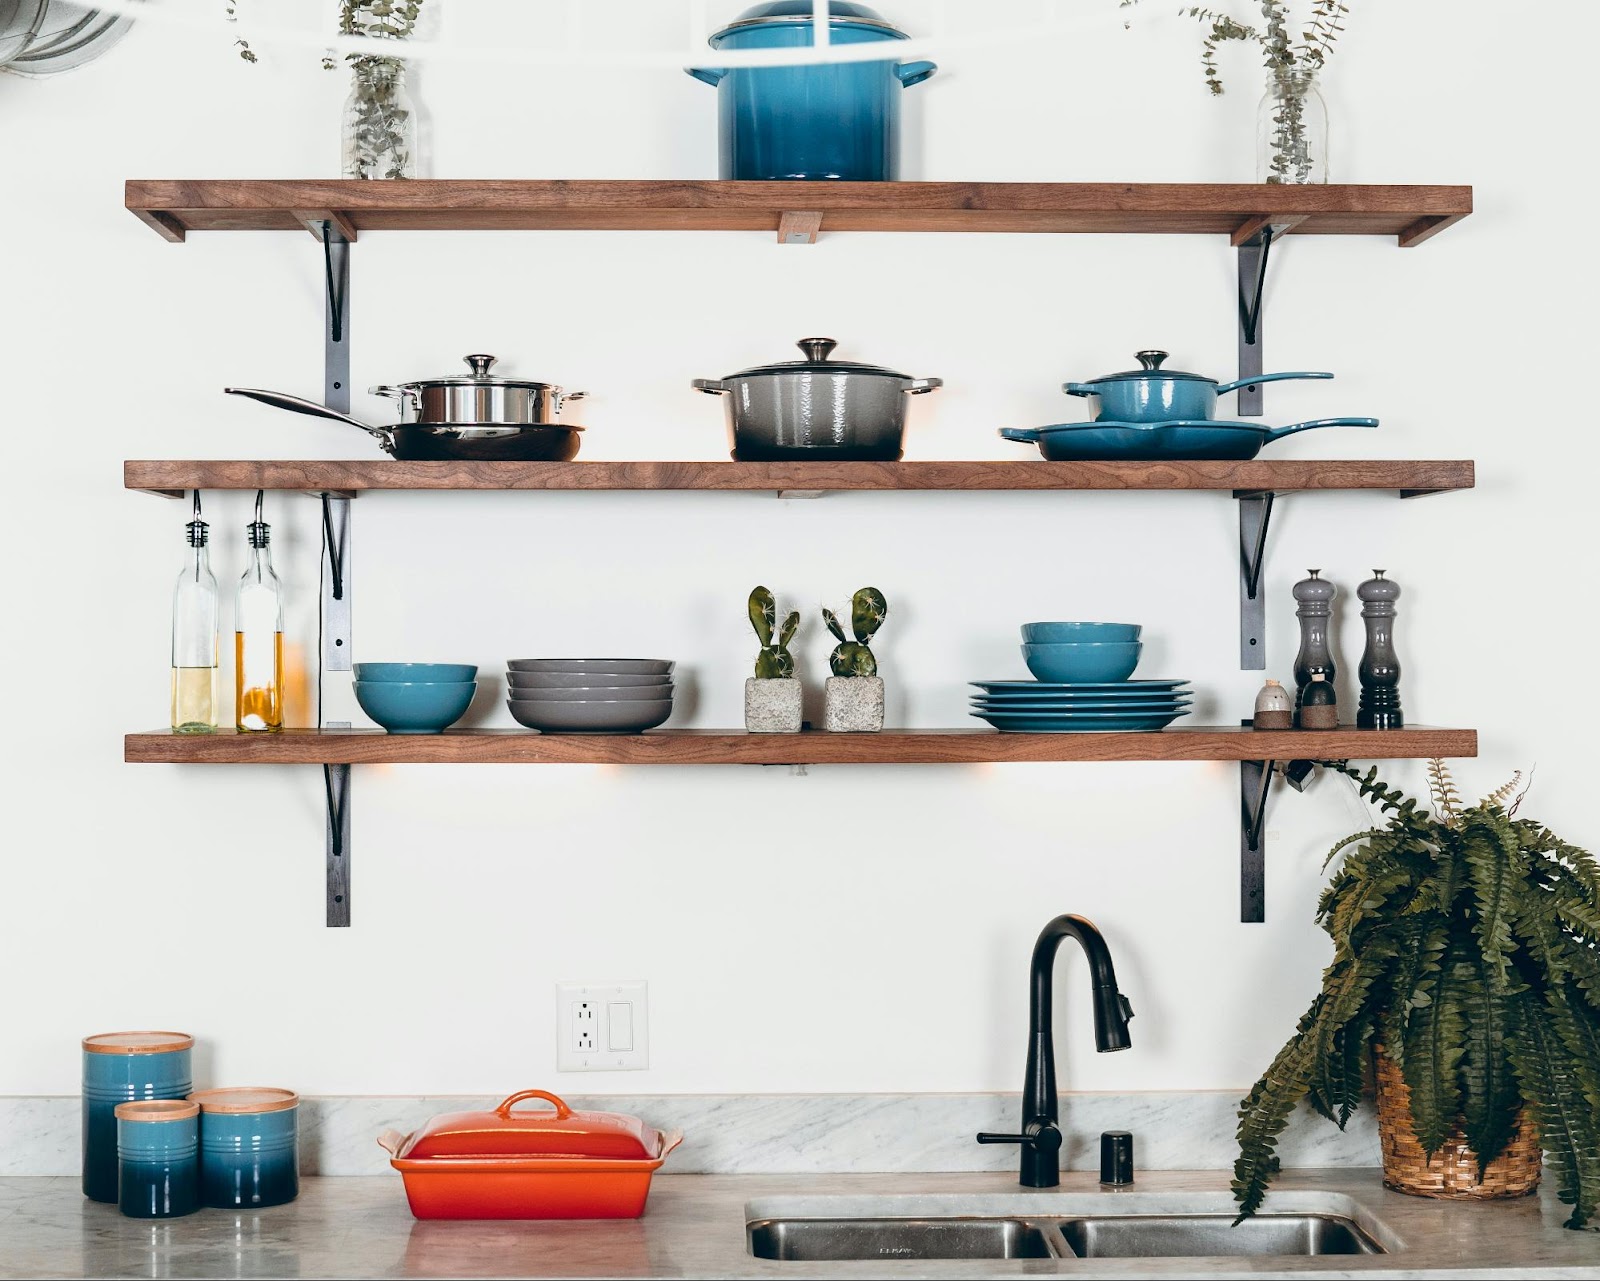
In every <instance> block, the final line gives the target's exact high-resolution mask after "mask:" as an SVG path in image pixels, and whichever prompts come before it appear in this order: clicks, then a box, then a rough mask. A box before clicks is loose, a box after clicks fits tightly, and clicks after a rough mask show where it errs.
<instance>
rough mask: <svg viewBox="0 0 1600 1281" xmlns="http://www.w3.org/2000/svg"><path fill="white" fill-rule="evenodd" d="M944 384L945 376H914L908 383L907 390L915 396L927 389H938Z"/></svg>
mask: <svg viewBox="0 0 1600 1281" xmlns="http://www.w3.org/2000/svg"><path fill="white" fill-rule="evenodd" d="M943 386H944V379H943V378H913V379H912V380H911V381H910V382H908V383H907V384H906V391H907V392H909V393H910V394H911V395H913V396H920V395H922V393H923V392H925V391H937V390H938V389H939V388H940V387H943Z"/></svg>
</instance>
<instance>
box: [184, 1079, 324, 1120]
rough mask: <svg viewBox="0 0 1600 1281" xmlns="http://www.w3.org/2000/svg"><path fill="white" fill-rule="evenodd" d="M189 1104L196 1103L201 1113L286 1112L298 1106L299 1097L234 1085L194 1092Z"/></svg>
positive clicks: (285, 1091) (261, 1088)
mask: <svg viewBox="0 0 1600 1281" xmlns="http://www.w3.org/2000/svg"><path fill="white" fill-rule="evenodd" d="M189 1102H191V1103H198V1104H199V1105H200V1110H201V1111H202V1112H225V1113H231V1114H244V1113H255V1112H287V1111H288V1110H289V1109H290V1108H292V1107H296V1106H297V1105H298V1104H299V1102H300V1096H299V1095H298V1094H296V1093H295V1092H294V1091H293V1090H280V1089H277V1088H276V1087H273V1086H249V1085H236V1086H230V1087H228V1088H226V1089H221V1090H196V1091H195V1092H194V1093H193V1094H191V1095H190V1096H189Z"/></svg>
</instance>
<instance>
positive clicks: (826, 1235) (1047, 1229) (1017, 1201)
mask: <svg viewBox="0 0 1600 1281" xmlns="http://www.w3.org/2000/svg"><path fill="white" fill-rule="evenodd" d="M1291 1201H1294V1202H1299V1203H1300V1204H1287V1202H1291ZM1233 1218H1234V1214H1233V1211H1232V1209H1231V1204H1230V1203H1227V1202H1226V1199H1225V1198H1222V1199H1219V1198H1217V1197H1216V1196H1213V1195H1207V1194H1197V1195H1182V1194H1151V1195H1148V1196H1146V1195H1143V1194H1139V1193H1118V1194H1115V1195H1113V1196H1106V1195H1095V1194H1093V1193H1090V1194H1087V1195H1082V1194H1079V1195H1074V1194H1050V1195H1043V1196H1041V1195H1023V1196H1019V1197H1009V1198H1007V1197H987V1196H986V1197H870V1198H867V1197H808V1198H799V1197H796V1198H772V1199H771V1200H769V1201H764V1202H753V1203H752V1204H751V1205H749V1206H747V1207H746V1220H747V1222H746V1230H747V1232H748V1235H749V1243H750V1253H751V1254H753V1255H754V1256H755V1257H756V1258H758V1259H777V1260H784V1261H788V1262H794V1263H821V1262H830V1261H834V1262H863V1261H868V1260H883V1261H890V1260H896V1259H905V1260H910V1259H997V1260H998V1259H1135V1258H1138V1259H1154V1258H1202V1257H1224V1258H1226V1257H1239V1256H1285V1255H1329V1254H1339V1255H1349V1254H1384V1253H1387V1252H1388V1248H1389V1247H1387V1246H1385V1245H1384V1244H1381V1240H1382V1239H1383V1238H1385V1237H1388V1234H1387V1233H1386V1232H1385V1230H1384V1229H1383V1227H1382V1225H1381V1224H1379V1223H1377V1222H1376V1221H1375V1220H1373V1219H1372V1218H1371V1217H1370V1216H1368V1215H1364V1214H1362V1212H1361V1211H1360V1210H1359V1209H1358V1207H1356V1206H1355V1204H1354V1203H1353V1202H1350V1201H1348V1199H1347V1198H1344V1197H1339V1196H1318V1195H1317V1194H1314V1193H1302V1194H1299V1195H1298V1196H1296V1197H1293V1198H1290V1197H1286V1196H1279V1197H1278V1198H1277V1203H1276V1204H1275V1205H1274V1210H1273V1213H1270V1214H1260V1215H1257V1216H1256V1217H1255V1218H1252V1219H1247V1220H1245V1221H1244V1222H1243V1223H1241V1224H1239V1225H1238V1226H1237V1227H1235V1226H1234V1224H1233ZM1390 1240H1391V1241H1392V1238H1390Z"/></svg>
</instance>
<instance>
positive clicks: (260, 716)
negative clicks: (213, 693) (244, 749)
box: [233, 490, 283, 733]
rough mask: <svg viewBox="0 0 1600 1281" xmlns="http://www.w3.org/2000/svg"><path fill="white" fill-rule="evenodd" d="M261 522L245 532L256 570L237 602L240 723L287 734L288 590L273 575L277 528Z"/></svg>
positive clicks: (236, 683) (258, 510) (258, 501)
mask: <svg viewBox="0 0 1600 1281" xmlns="http://www.w3.org/2000/svg"><path fill="white" fill-rule="evenodd" d="M264 497H265V495H264V494H263V493H262V492H261V491H259V490H258V491H257V492H256V518H255V519H254V520H253V521H251V522H250V524H249V525H247V526H246V527H245V532H246V534H247V535H248V537H249V542H250V565H249V568H247V569H246V570H245V571H244V577H243V578H241V579H240V580H239V592H238V595H237V596H236V597H235V598H234V612H233V618H234V624H233V625H234V632H233V658H234V669H233V670H234V677H233V679H234V711H235V716H234V723H235V724H236V725H237V726H238V727H239V729H241V730H243V731H245V732H247V733H256V732H261V731H268V730H278V729H282V728H283V584H282V583H280V582H279V581H278V575H277V574H276V573H274V572H273V569H272V548H271V543H272V528H271V526H269V525H268V524H267V523H266V522H265V521H264V520H262V519H261V505H262V501H263V499H264Z"/></svg>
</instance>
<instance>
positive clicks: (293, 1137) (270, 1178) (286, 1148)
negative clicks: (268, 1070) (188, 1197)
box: [189, 1088, 300, 1210]
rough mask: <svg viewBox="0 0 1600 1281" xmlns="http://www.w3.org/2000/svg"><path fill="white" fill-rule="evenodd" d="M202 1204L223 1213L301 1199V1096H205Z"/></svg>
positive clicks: (250, 1091) (250, 1092)
mask: <svg viewBox="0 0 1600 1281" xmlns="http://www.w3.org/2000/svg"><path fill="white" fill-rule="evenodd" d="M189 1099H190V1101H191V1102H193V1103H197V1104H199V1105H200V1200H201V1203H202V1204H204V1205H208V1206H213V1207H215V1208H216V1209H220V1210H249V1209H259V1208H260V1207H262V1206H268V1205H284V1204H285V1203H287V1202H289V1201H293V1200H294V1199H295V1197H297V1196H298V1195H299V1194H300V1096H299V1095H297V1094H296V1093H295V1092H294V1091H293V1090H278V1089H266V1088H262V1089H255V1088H243V1089H230V1090H201V1091H199V1092H197V1093H195V1094H191V1095H190V1096H189Z"/></svg>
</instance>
